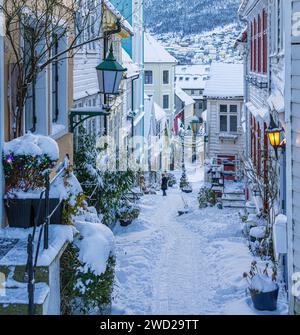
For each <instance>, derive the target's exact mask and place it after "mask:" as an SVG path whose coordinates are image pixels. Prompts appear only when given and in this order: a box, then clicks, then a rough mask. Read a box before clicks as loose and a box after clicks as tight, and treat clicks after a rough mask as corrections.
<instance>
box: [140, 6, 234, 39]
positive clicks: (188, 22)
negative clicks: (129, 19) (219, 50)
mask: <svg viewBox="0 0 300 335" xmlns="http://www.w3.org/2000/svg"><path fill="white" fill-rule="evenodd" d="M240 2H241V1H240V0H172V1H170V0H145V23H146V27H147V28H148V29H149V30H150V31H151V32H153V33H154V34H163V33H169V32H174V33H181V34H183V35H188V34H194V33H201V32H203V31H210V30H213V29H215V28H216V27H220V26H225V25H228V24H232V23H238V17H237V10H238V8H239V5H240Z"/></svg>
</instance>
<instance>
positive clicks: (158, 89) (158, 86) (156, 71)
mask: <svg viewBox="0 0 300 335" xmlns="http://www.w3.org/2000/svg"><path fill="white" fill-rule="evenodd" d="M164 70H168V71H169V84H168V85H164V84H163V71H164ZM145 71H152V72H153V85H145V94H147V95H150V96H153V98H154V102H156V103H157V104H158V105H159V106H161V107H162V108H163V96H164V95H169V109H165V112H166V113H167V118H168V119H169V121H170V126H171V124H172V122H173V113H174V110H175V64H170V63H146V64H145ZM169 130H170V129H169Z"/></svg>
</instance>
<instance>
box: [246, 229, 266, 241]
mask: <svg viewBox="0 0 300 335" xmlns="http://www.w3.org/2000/svg"><path fill="white" fill-rule="evenodd" d="M266 234H267V229H266V227H264V226H259V227H253V228H251V229H250V233H249V235H250V239H251V242H255V241H256V240H257V241H262V240H263V239H264V238H265V237H266Z"/></svg>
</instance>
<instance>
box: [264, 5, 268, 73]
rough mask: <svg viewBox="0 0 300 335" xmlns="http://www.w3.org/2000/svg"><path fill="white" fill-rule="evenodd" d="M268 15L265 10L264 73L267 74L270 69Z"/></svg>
mask: <svg viewBox="0 0 300 335" xmlns="http://www.w3.org/2000/svg"><path fill="white" fill-rule="evenodd" d="M267 23H268V14H267V13H266V11H265V10H263V73H267V67H268V35H267V34H268V31H267V29H268V27H267Z"/></svg>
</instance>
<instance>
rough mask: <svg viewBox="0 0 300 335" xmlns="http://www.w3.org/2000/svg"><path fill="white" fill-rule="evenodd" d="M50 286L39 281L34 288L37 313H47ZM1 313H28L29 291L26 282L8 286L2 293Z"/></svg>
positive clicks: (0, 301) (0, 296)
mask: <svg viewBox="0 0 300 335" xmlns="http://www.w3.org/2000/svg"><path fill="white" fill-rule="evenodd" d="M49 293H50V289H49V286H48V285H47V284H45V283H38V284H36V285H35V290H34V309H35V314H36V315H45V314H47V309H48V303H49V301H48V300H49ZM0 315H28V291H27V285H26V284H21V283H20V284H18V286H14V287H8V288H5V289H3V290H2V292H1V295H0Z"/></svg>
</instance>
